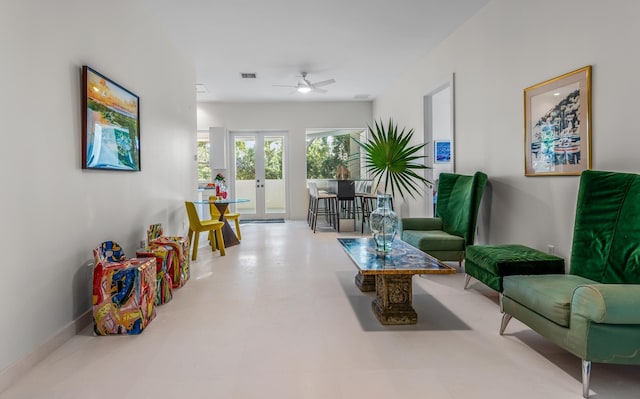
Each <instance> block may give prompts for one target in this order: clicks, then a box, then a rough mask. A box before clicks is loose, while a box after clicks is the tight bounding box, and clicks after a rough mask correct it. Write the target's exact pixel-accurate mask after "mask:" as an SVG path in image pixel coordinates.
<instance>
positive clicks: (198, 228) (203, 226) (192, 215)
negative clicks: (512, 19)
mask: <svg viewBox="0 0 640 399" xmlns="http://www.w3.org/2000/svg"><path fill="white" fill-rule="evenodd" d="M184 205H185V206H186V207H187V216H188V217H189V243H193V257H192V258H191V259H192V260H196V257H197V256H198V239H199V238H200V233H202V232H205V231H208V232H209V242H210V243H211V250H212V251H215V250H216V241H218V246H219V247H220V255H221V256H224V255H225V251H224V239H223V238H222V226H224V222H219V221H217V220H205V221H201V220H200V218H199V217H198V212H197V211H196V206H195V205H194V204H193V202H188V201H185V203H184ZM214 230H215V232H216V239H214V238H213V232H214ZM194 233H195V238H194V237H193V235H194ZM187 253H188V252H187Z"/></svg>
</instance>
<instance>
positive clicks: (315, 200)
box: [311, 198, 320, 233]
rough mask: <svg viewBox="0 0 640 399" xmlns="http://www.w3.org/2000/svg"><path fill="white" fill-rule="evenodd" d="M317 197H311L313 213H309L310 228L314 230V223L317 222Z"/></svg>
mask: <svg viewBox="0 0 640 399" xmlns="http://www.w3.org/2000/svg"><path fill="white" fill-rule="evenodd" d="M318 202H320V201H319V200H318V198H314V199H313V215H311V229H312V230H313V232H314V233H315V232H316V224H317V223H318V206H319V205H318Z"/></svg>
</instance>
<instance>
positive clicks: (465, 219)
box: [399, 172, 487, 266]
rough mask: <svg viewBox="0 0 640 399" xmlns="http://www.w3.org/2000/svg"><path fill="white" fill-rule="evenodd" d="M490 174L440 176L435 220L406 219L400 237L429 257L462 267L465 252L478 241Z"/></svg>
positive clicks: (402, 220)
mask: <svg viewBox="0 0 640 399" xmlns="http://www.w3.org/2000/svg"><path fill="white" fill-rule="evenodd" d="M486 184H487V175H486V174H484V173H482V172H476V173H475V174H474V175H473V176H465V175H458V174H453V173H441V174H440V182H439V184H438V202H437V204H436V217H435V218H404V219H401V221H400V226H399V231H400V238H401V239H402V240H403V241H405V242H407V243H408V244H411V245H413V246H414V247H416V248H418V249H420V250H421V251H423V252H426V253H428V254H429V255H431V256H433V257H435V258H437V259H440V260H444V261H458V263H459V264H460V265H461V266H462V259H464V251H465V248H466V247H467V245H472V244H473V241H474V238H475V231H476V222H477V219H478V208H479V207H480V200H481V199H482V193H483V192H484V187H485V185H486Z"/></svg>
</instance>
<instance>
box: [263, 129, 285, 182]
mask: <svg viewBox="0 0 640 399" xmlns="http://www.w3.org/2000/svg"><path fill="white" fill-rule="evenodd" d="M282 152H283V148H282V139H278V138H274V139H271V140H269V139H265V141H264V173H265V176H264V177H265V179H267V180H280V179H282V170H283V167H282V166H283V165H282Z"/></svg>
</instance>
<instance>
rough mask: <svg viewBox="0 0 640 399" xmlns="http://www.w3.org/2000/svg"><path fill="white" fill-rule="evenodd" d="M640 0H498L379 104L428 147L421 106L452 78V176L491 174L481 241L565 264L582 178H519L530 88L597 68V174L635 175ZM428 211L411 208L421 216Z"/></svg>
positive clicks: (639, 139)
mask: <svg viewBox="0 0 640 399" xmlns="http://www.w3.org/2000/svg"><path fill="white" fill-rule="evenodd" d="M639 15H640V2H638V1H637V0H612V1H606V2H605V1H600V0H560V1H558V0H537V1H523V0H519V1H514V0H494V1H492V2H491V3H489V4H488V5H487V6H486V7H485V8H483V9H482V10H480V12H479V13H478V14H477V15H475V16H474V17H472V18H471V19H470V20H469V21H468V22H467V23H465V24H464V25H463V26H462V27H461V28H459V29H458V30H457V31H456V32H454V33H453V34H452V35H451V36H450V37H448V38H447V39H446V40H445V41H444V42H443V43H442V44H441V45H440V46H439V47H438V48H436V49H435V50H434V51H432V52H430V53H429V54H428V55H426V56H425V57H424V58H423V59H422V60H420V61H419V62H418V63H417V64H415V65H414V66H412V68H411V69H410V70H409V71H408V73H407V74H406V75H405V76H403V77H402V78H400V79H399V80H398V81H397V82H396V83H394V84H393V86H392V87H391V88H390V89H389V90H388V91H387V92H386V93H384V94H383V95H382V96H380V97H379V98H378V99H377V100H376V101H375V102H374V116H375V117H376V118H378V117H387V116H393V117H394V118H395V119H396V120H397V121H398V123H399V125H406V126H408V127H413V128H415V129H416V137H422V133H421V132H418V129H422V126H423V116H422V98H423V96H424V95H425V93H428V92H430V91H431V90H433V89H434V88H435V87H437V85H438V84H440V83H441V82H442V81H444V80H445V79H446V78H447V77H448V76H450V75H451V73H455V76H456V85H455V115H456V123H455V125H456V132H455V145H456V172H457V173H464V174H471V173H473V172H474V171H476V170H483V171H485V172H486V173H487V174H488V175H489V187H488V190H487V191H486V192H485V197H484V200H483V205H482V213H481V217H480V221H479V223H480V226H479V229H480V234H479V236H478V241H479V242H480V243H496V244H497V243H507V242H517V243H522V244H526V245H530V246H533V247H535V248H538V249H542V250H546V249H547V244H553V245H555V246H556V249H557V252H558V253H559V254H560V255H561V256H565V257H568V256H569V255H570V248H571V240H572V235H573V219H574V215H575V202H576V195H577V188H578V181H579V178H578V177H571V176H557V177H524V155H523V147H524V141H523V140H524V132H523V89H524V88H525V87H529V86H531V85H533V84H536V83H539V82H542V81H545V80H547V79H550V78H553V77H555V76H558V75H561V74H564V73H566V72H569V71H573V70H575V69H577V68H580V67H583V66H585V65H593V102H592V106H593V136H592V138H593V142H592V143H593V168H594V169H601V170H615V171H631V172H640V162H639V161H638V148H640V134H638V127H637V126H636V125H635V123H634V121H635V115H637V109H638V100H637V97H638V96H637V93H638V92H639V89H640V80H639V79H637V71H638V70H639V69H640V53H638V52H637V51H634V45H633V43H634V42H636V41H637V39H638V38H640V24H638V22H637V20H638V16H639ZM423 210H424V205H420V204H415V203H414V204H411V206H410V211H411V214H413V215H418V214H420V213H421V212H423Z"/></svg>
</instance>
